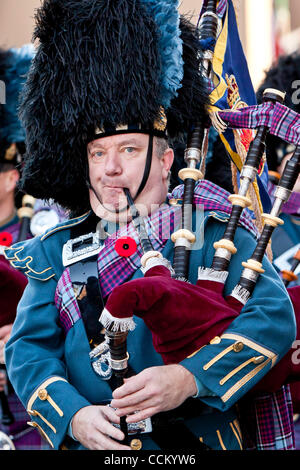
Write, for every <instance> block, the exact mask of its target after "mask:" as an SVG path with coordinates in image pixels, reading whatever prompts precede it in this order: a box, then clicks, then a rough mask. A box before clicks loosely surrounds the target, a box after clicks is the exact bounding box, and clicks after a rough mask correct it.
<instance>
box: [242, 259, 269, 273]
mask: <svg viewBox="0 0 300 470" xmlns="http://www.w3.org/2000/svg"><path fill="white" fill-rule="evenodd" d="M242 266H244V268H247V269H250V270H251V271H254V272H256V273H258V274H263V273H264V272H265V270H264V269H263V268H262V264H261V263H260V262H259V261H255V260H254V259H248V261H247V262H245V261H243V262H242ZM258 274H257V277H258ZM243 277H244V276H243Z"/></svg>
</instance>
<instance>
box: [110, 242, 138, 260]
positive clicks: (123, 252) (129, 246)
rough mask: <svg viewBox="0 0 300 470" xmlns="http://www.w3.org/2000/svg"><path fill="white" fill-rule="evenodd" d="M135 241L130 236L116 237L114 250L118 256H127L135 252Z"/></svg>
mask: <svg viewBox="0 0 300 470" xmlns="http://www.w3.org/2000/svg"><path fill="white" fill-rule="evenodd" d="M136 249H137V244H136V241H135V240H134V239H133V238H131V237H121V238H118V240H117V241H116V244H115V250H116V252H117V253H118V255H119V256H125V257H129V256H131V255H133V254H134V253H135V252H136Z"/></svg>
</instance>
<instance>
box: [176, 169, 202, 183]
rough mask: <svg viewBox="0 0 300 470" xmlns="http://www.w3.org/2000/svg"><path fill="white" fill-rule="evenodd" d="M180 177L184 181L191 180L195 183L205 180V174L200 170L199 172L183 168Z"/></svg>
mask: <svg viewBox="0 0 300 470" xmlns="http://www.w3.org/2000/svg"><path fill="white" fill-rule="evenodd" d="M178 176H179V178H180V179H182V180H183V181H184V180H185V179H187V178H191V179H193V180H195V181H198V180H201V179H203V178H204V175H203V173H202V172H201V171H200V170H197V169H196V168H182V169H181V170H180V171H179V172H178Z"/></svg>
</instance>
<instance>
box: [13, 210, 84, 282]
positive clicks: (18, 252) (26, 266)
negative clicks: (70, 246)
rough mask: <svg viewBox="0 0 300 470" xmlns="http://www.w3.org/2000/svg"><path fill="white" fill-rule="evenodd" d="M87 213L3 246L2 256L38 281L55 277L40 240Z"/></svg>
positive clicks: (81, 218)
mask: <svg viewBox="0 0 300 470" xmlns="http://www.w3.org/2000/svg"><path fill="white" fill-rule="evenodd" d="M89 214H90V212H88V213H86V214H84V215H82V216H80V217H77V218H74V219H70V220H65V221H63V222H61V223H59V224H57V225H56V226H55V227H52V228H50V229H48V230H47V231H46V232H45V233H44V234H43V235H41V236H36V237H34V238H32V239H30V240H26V241H24V242H18V243H15V244H14V245H12V246H10V247H7V248H5V250H4V256H5V257H6V259H7V260H8V261H9V262H10V264H11V265H12V266H13V267H14V268H16V269H18V270H19V271H21V272H23V274H25V275H26V276H27V277H30V278H32V279H37V280H39V281H48V280H49V279H51V278H53V277H55V270H54V268H53V266H52V265H51V263H50V262H49V259H48V256H47V255H46V253H48V248H49V247H48V246H47V248H46V247H44V246H43V243H42V242H44V241H45V240H47V239H49V238H50V237H51V235H53V234H55V233H57V232H60V231H62V230H64V229H69V228H70V227H73V226H74V225H78V224H80V223H81V222H82V221H84V220H85V219H86V218H87V217H88V216H89Z"/></svg>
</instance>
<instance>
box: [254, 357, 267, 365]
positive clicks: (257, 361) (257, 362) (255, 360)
mask: <svg viewBox="0 0 300 470" xmlns="http://www.w3.org/2000/svg"><path fill="white" fill-rule="evenodd" d="M264 360H265V358H264V356H257V357H254V358H253V362H254V364H261V363H262V362H264Z"/></svg>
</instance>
